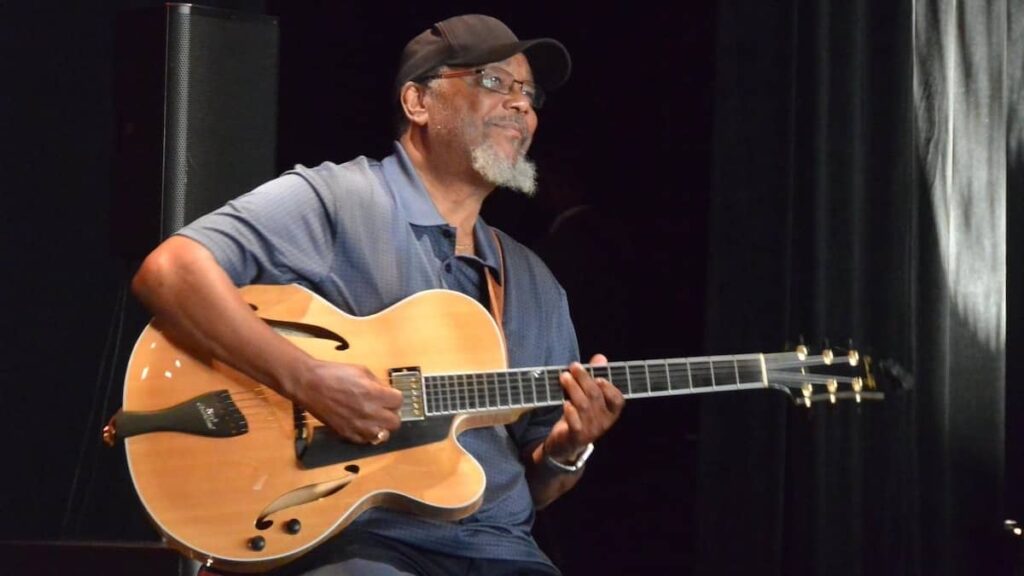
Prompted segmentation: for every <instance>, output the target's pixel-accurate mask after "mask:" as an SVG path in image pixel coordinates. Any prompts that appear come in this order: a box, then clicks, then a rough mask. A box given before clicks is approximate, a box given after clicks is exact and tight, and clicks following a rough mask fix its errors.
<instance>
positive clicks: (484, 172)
mask: <svg viewBox="0 0 1024 576" xmlns="http://www.w3.org/2000/svg"><path fill="white" fill-rule="evenodd" d="M472 157H473V169H474V170H476V171H477V173H478V174H480V175H481V176H483V178H484V180H487V181H488V182H490V183H491V184H494V185H495V186H501V187H503V188H508V189H510V190H517V191H519V192H522V193H523V194H525V195H526V196H529V197H532V196H533V195H534V194H536V193H537V166H536V165H534V163H533V161H532V160H530V159H529V158H527V157H526V155H519V156H518V157H517V158H516V159H515V160H514V161H509V160H508V159H506V158H505V156H503V155H502V154H501V153H500V152H498V150H497V149H495V147H494V145H492V144H491V143H490V142H484V143H483V144H481V145H479V146H477V147H476V148H473V151H472Z"/></svg>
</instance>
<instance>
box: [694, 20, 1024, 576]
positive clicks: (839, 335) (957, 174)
mask: <svg viewBox="0 0 1024 576" xmlns="http://www.w3.org/2000/svg"><path fill="white" fill-rule="evenodd" d="M1013 4H1014V2H1013V1H1012V0H1008V1H1003V0H993V1H991V2H978V3H967V2H954V1H931V0H925V1H920V0H919V1H917V2H911V1H909V0H908V1H900V2H888V1H874V0H855V1H845V0H844V1H839V0H836V1H831V0H822V1H803V0H789V1H782V2H773V3H770V4H769V3H747V2H736V1H727V2H721V3H720V4H719V10H720V12H719V34H718V57H717V75H716V94H717V96H718V98H717V108H716V114H715V122H716V124H715V144H714V154H715V158H714V176H713V194H712V197H713V199H712V217H711V241H710V242H711V247H712V251H711V253H712V255H713V256H712V260H711V264H710V270H709V304H710V307H709V312H708V323H707V342H708V346H709V348H710V350H711V351H713V352H716V353H717V352H722V353H724V352H731V351H748V350H768V351H771V350H775V349H779V347H780V346H783V345H784V343H786V342H789V343H791V344H792V343H795V342H796V341H797V340H798V338H800V337H801V336H802V337H803V338H804V339H805V340H806V342H807V343H808V344H809V345H810V346H811V347H812V348H814V347H817V346H819V345H832V346H835V345H842V346H845V344H846V342H847V339H852V340H853V342H854V344H855V345H856V346H858V347H859V348H860V349H861V352H862V354H865V355H868V356H870V357H871V358H872V359H873V360H874V362H873V365H874V367H875V370H874V372H875V374H876V375H877V377H878V379H879V382H880V383H881V384H882V387H883V389H884V392H885V394H886V399H885V400H884V401H882V402H878V403H873V402H865V403H860V404H858V403H853V402H850V403H839V404H837V405H834V406H832V405H827V403H826V405H819V406H814V407H812V408H811V409H809V410H808V409H798V408H796V407H794V406H793V404H792V402H790V401H789V400H788V399H786V398H780V397H779V395H778V394H774V393H770V392H766V393H764V394H750V395H746V396H735V397H721V398H718V397H716V398H709V399H708V400H707V401H705V402H704V403H703V404H702V420H701V442H700V444H701V446H700V452H701V458H700V469H699V473H698V477H699V478H700V485H699V491H698V493H699V496H700V499H699V502H700V504H699V505H698V512H697V515H698V522H697V524H698V527H699V528H698V529H699V532H700V535H699V540H698V547H697V548H698V552H699V558H698V562H697V571H698V573H706V574H713V573H723V572H734V571H739V570H749V571H752V572H756V573H759V574H879V573H882V574H918V573H928V574H964V573H995V572H996V571H997V570H1001V569H1003V568H1005V566H1004V565H1002V557H1001V555H1000V550H1001V548H1000V546H1001V544H1000V543H1001V542H1002V540H1001V539H1002V538H1003V536H1002V534H1003V529H1002V525H1003V515H1004V514H1005V512H1006V509H1005V506H1004V496H1003V473H1004V430H1005V425H1006V420H1005V417H1004V416H1005V414H1006V412H1005V410H1006V407H1005V400H1006V393H1005V392H1006V390H1005V388H1006V368H1005V367H1006V362H1005V357H1006V333H1007V332H1006V302H1007V296H1006V294H1007V292H1006V279H1007V269H1006V262H1007V260H1006V230H1007V227H1006V224H1007V205H1008V204H1007V195H1006V192H1007V179H1006V176H1007V156H1008V150H1010V149H1011V148H1012V147H1011V146H1009V143H1010V142H1011V140H1009V139H1008V133H1007V125H1008V122H1007V118H1008V114H1007V78H1008V76H1007V75H1008V74H1009V75H1010V77H1012V75H1013V74H1014V72H1013V71H1011V70H1010V68H1011V67H1012V65H1013V62H1014V61H1016V62H1017V65H1018V66H1019V63H1020V57H1019V54H1018V53H1019V52H1020V51H1021V50H1022V49H1024V46H1022V45H1021V44H1020V41H1019V33H1018V39H1017V40H1016V44H1014V40H1013V38H1014V36H1013V34H1012V30H1014V29H1015V28H1014V26H1015V25H1014V24H1013V22H1014V21H1016V20H1019V18H1020V14H1021V10H1020V9H1019V8H1015V7H1014V6H1013ZM1016 26H1019V23H1018V24H1016ZM1015 54H1017V55H1015ZM1008 59H1009V63H1008ZM1018 77H1019V73H1018ZM1017 93H1018V95H1019V91H1018V92H1017Z"/></svg>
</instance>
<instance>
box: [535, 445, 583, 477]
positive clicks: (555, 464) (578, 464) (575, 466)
mask: <svg viewBox="0 0 1024 576" xmlns="http://www.w3.org/2000/svg"><path fill="white" fill-rule="evenodd" d="M593 453H594V443H593V442H591V443H590V444H587V447H586V448H584V449H583V453H582V454H580V455H579V456H578V457H577V458H576V461H575V462H573V463H572V464H562V463H561V462H559V461H558V460H555V459H554V458H552V457H551V455H550V454H548V453H547V451H545V452H544V462H545V463H546V464H547V465H548V466H551V467H552V468H554V469H555V470H558V471H559V472H569V473H573V472H579V471H580V470H582V469H583V465H584V464H586V463H587V458H590V455H591V454H593Z"/></svg>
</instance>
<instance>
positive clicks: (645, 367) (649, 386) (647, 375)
mask: <svg viewBox="0 0 1024 576" xmlns="http://www.w3.org/2000/svg"><path fill="white" fill-rule="evenodd" d="M643 366H644V380H647V393H648V394H650V393H651V372H650V371H649V370H648V369H647V362H644V364H643Z"/></svg>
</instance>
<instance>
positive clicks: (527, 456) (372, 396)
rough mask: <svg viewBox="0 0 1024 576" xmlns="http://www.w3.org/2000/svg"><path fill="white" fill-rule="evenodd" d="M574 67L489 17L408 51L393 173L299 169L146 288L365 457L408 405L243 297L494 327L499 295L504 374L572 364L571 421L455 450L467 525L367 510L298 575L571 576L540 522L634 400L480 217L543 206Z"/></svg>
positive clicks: (156, 255) (150, 271)
mask: <svg viewBox="0 0 1024 576" xmlns="http://www.w3.org/2000/svg"><path fill="white" fill-rule="evenodd" d="M569 69H570V60H569V55H568V52H567V51H566V50H565V48H564V47H563V46H562V45H561V44H560V43H558V42H557V41H555V40H551V39H540V40H530V41H519V39H518V38H517V37H516V36H515V35H514V34H513V33H512V31H511V30H509V29H508V28H507V27H506V26H505V25H504V24H503V23H501V22H500V21H498V20H496V19H494V18H490V17H487V16H481V15H467V16H459V17H455V18H450V19H448V20H445V21H443V22H439V23H437V24H435V25H434V26H433V27H432V28H430V29H429V30H427V31H425V32H423V33H422V34H420V35H419V36H417V37H416V38H414V39H413V40H412V41H410V42H409V44H408V45H407V46H406V49H405V51H404V52H403V55H402V60H401V63H400V67H399V73H398V76H397V79H396V80H397V84H396V87H397V99H398V103H399V105H400V109H401V112H402V119H403V120H402V129H401V135H400V138H399V142H397V143H396V146H395V153H394V154H393V155H392V156H389V157H388V158H385V159H384V160H383V161H381V162H376V161H372V160H368V159H366V158H358V159H356V160H353V161H352V162H349V163H346V164H342V165H336V164H332V163H324V164H323V165H321V166H319V167H317V168H313V169H308V168H305V167H302V166H299V167H297V168H296V169H295V170H293V171H291V172H288V173H286V174H285V175H284V176H282V177H280V178H278V179H276V180H274V181H272V182H269V183H267V184H265V185H263V186H261V187H259V188H257V189H256V190H255V191H253V192H252V193H250V194H247V195H245V196H243V197H241V198H239V199H237V200H235V201H234V202H231V203H229V204H228V205H227V206H225V207H224V208H222V209H220V210H218V211H216V212H214V213H213V214H210V215H207V216H205V217H203V218H201V219H199V220H197V221H196V222H195V223H193V224H192V225H190V226H189V227H187V228H185V229H183V230H182V231H181V232H180V233H179V234H178V235H177V236H174V237H172V238H170V239H169V240H167V241H166V242H165V243H163V244H162V245H161V246H160V247H158V248H157V249H156V250H155V251H154V252H153V253H152V254H151V255H150V256H149V257H148V258H147V259H146V261H145V262H144V263H143V265H142V267H141V269H140V271H139V273H138V275H137V276H136V278H135V281H134V283H133V288H134V290H135V292H136V294H137V295H138V296H139V298H140V299H141V300H142V301H143V302H144V303H145V304H146V305H147V306H148V307H149V308H150V309H151V310H152V311H153V312H154V314H155V315H156V316H157V317H158V318H159V319H160V320H161V322H162V323H163V325H164V326H165V327H166V330H168V331H169V332H170V333H171V334H172V335H174V337H176V338H178V339H179V340H181V341H183V342H187V343H189V344H190V345H192V346H197V347H199V348H200V349H201V350H204V351H206V352H208V353H210V354H212V355H213V356H215V357H217V358H220V359H222V360H224V361H225V362H227V363H229V364H231V365H232V366H234V367H235V368H237V369H239V370H241V371H242V372H244V373H246V374H248V375H249V376H251V377H252V378H254V379H256V380H257V381H259V382H261V383H264V384H266V385H267V386H270V387H271V388H273V389H275V390H276V391H278V392H279V393H281V394H282V395H284V396H286V397H288V398H290V399H292V400H293V401H295V402H296V403H297V404H299V405H301V406H303V407H305V408H306V409H307V410H309V411H310V412H311V413H312V414H313V415H315V416H316V417H318V418H319V419H320V420H321V421H322V422H324V423H325V424H326V425H328V426H330V427H331V428H333V429H334V430H335V431H336V432H337V433H338V434H339V435H340V436H342V437H343V438H345V439H347V440H348V441H351V442H356V443H374V444H377V443H383V442H387V440H388V438H389V436H390V434H391V433H392V432H394V431H395V430H397V429H398V427H399V425H400V420H399V416H398V411H399V409H400V407H401V404H402V396H401V394H400V393H399V392H398V391H396V390H394V389H392V388H390V387H389V386H387V385H386V384H385V383H382V382H380V381H379V380H378V379H377V378H376V377H375V376H374V375H373V374H372V373H371V372H369V371H368V370H367V369H366V368H365V367H362V366H354V365H347V364H337V363H329V362H324V361H321V360H317V359H315V358H311V357H309V356H308V355H307V354H306V353H305V352H303V351H301V350H299V349H298V348H296V347H295V346H293V345H292V344H290V343H289V342H288V341H287V340H285V339H284V338H282V337H280V336H279V335H278V334H276V333H275V332H274V331H272V330H271V329H270V328H269V327H268V326H267V325H266V324H264V323H263V322H262V321H260V320H259V319H258V318H257V317H256V316H255V315H254V314H253V313H252V311H251V310H250V309H249V307H248V306H247V305H246V304H245V303H244V302H243V301H242V299H241V297H240V296H239V293H238V292H237V290H236V286H240V285H244V284H250V283H264V284H285V283H300V284H303V285H306V286H307V287H309V288H311V289H312V290H314V291H315V292H317V293H318V294H320V295H321V296H323V297H325V298H327V299H328V300H329V301H331V302H332V303H333V304H334V305H336V306H338V307H339V308H341V309H342V310H345V311H346V312H349V313H351V314H355V315H359V316H363V315H367V314H372V313H375V312H378V311H380V310H382V309H384V308H386V307H388V306H390V305H392V304H394V303H396V302H398V301H399V300H401V299H403V298H405V297H408V296H409V295H411V294H414V293H416V292H419V291H422V290H427V289H432V288H449V289H452V290H458V291H460V292H463V293H465V294H467V295H469V296H471V297H473V298H475V299H477V300H478V301H480V302H481V303H482V304H483V305H484V306H485V307H488V308H490V309H491V310H495V309H496V308H495V307H494V306H493V304H495V302H492V298H491V297H490V296H489V294H490V293H493V290H494V289H495V287H497V290H499V291H500V292H501V293H502V294H503V295H504V298H503V299H504V314H503V315H502V316H503V320H504V321H503V329H504V333H505V337H506V343H507V346H508V355H509V363H510V366H511V367H531V366H551V365H555V366H557V365H562V366H569V369H568V370H567V371H565V372H563V374H562V376H561V384H562V386H563V388H564V392H565V397H566V403H565V405H564V410H562V409H555V410H536V411H534V412H531V413H529V414H527V415H526V416H524V417H523V418H521V419H520V420H519V421H517V422H516V423H514V424H512V425H509V426H501V427H492V428H479V429H474V430H469V431H467V432H464V433H463V434H462V435H460V436H459V441H460V443H461V444H462V445H463V446H464V447H465V448H466V449H467V450H468V451H469V452H470V453H471V454H473V456H474V457H475V458H477V460H478V461H479V462H480V463H481V465H482V466H483V467H484V469H485V471H486V476H487V487H486V490H485V495H484V502H483V505H482V506H481V508H480V509H479V510H478V511H477V512H476V513H475V514H474V515H473V516H471V517H469V518H467V519H465V520H462V521H459V522H438V521H432V520H428V519H423V518H418V517H413V516H410V515H405V514H401V513H398V512H394V511H389V510H381V509H374V510H370V511H368V512H366V513H364V514H363V515H362V516H360V517H359V518H358V519H357V520H356V521H355V522H354V523H353V524H352V525H351V526H349V527H348V528H346V529H345V530H344V531H343V532H342V533H341V535H340V536H339V537H338V538H335V540H334V541H333V542H330V543H327V544H324V545H323V546H321V547H320V548H319V549H317V550H315V551H314V552H313V553H311V554H310V555H309V556H307V557H304V558H302V559H301V560H300V561H298V562H297V563H296V564H295V565H292V566H290V567H287V568H288V569H291V570H299V569H307V568H310V567H316V566H318V565H319V566H321V568H320V570H319V571H317V572H316V573H318V574H320V573H324V574H420V573H424V574H433V573H440V574H448V573H460V574H461V573H477V574H529V573H536V574H557V573H558V571H557V569H555V568H554V567H553V566H552V565H551V563H550V561H549V560H548V559H547V557H546V556H545V555H544V554H543V553H542V552H541V551H540V550H539V548H538V547H537V545H536V543H535V542H534V541H533V539H532V537H531V536H530V527H531V525H532V522H533V516H534V509H535V508H540V507H543V506H546V505H547V504H548V503H550V502H551V501H553V500H554V499H555V498H557V497H558V496H560V495H561V494H563V493H564V492H565V491H566V490H568V489H570V488H571V487H572V486H573V485H574V484H575V483H576V481H577V480H578V479H579V476H580V473H579V472H580V469H581V467H582V465H583V461H585V459H586V457H587V456H588V455H589V454H590V451H591V450H592V448H593V444H592V443H593V442H594V441H595V440H596V439H597V438H598V437H600V436H601V435H602V434H604V433H605V432H606V431H607V430H608V428H609V427H610V426H611V425H612V424H613V423H614V422H615V420H616V419H617V418H618V415H619V412H620V411H621V409H622V406H623V398H622V395H621V394H620V393H619V392H618V390H616V389H615V388H614V387H613V386H612V385H610V384H609V383H608V382H606V381H604V380H603V379H594V378H591V376H590V375H589V374H588V373H587V371H586V370H584V369H583V367H582V366H581V365H580V364H579V363H578V362H576V361H575V360H576V359H577V358H578V350H577V345H576V338H575V333H574V332H573V328H572V323H571V321H570V319H569V314H568V306H567V304H566V301H565V292H564V291H563V290H562V289H561V287H560V286H559V285H558V284H557V282H556V281H555V280H554V278H553V277H552V276H551V273H550V272H549V271H548V269H547V268H546V267H545V266H544V265H543V264H542V263H541V262H540V260H539V259H538V258H537V257H536V256H535V255H534V254H533V253H532V252H530V251H529V250H527V249H526V248H524V247H523V246H521V245H520V244H518V243H517V242H515V241H514V240H512V239H511V238H509V237H508V236H505V235H504V234H501V233H497V232H493V231H492V229H491V228H489V227H488V226H487V224H486V223H484V221H483V220H482V219H481V218H480V216H479V213H480V208H481V205H482V203H483V201H484V199H485V198H486V197H487V196H488V195H489V194H490V193H491V192H492V191H493V190H494V188H495V187H496V186H504V187H510V188H516V189H519V190H522V191H524V192H527V193H532V192H533V189H534V187H535V179H534V174H533V167H532V164H531V163H530V161H529V160H528V159H527V158H526V151H527V149H528V148H529V146H530V142H531V140H532V138H533V134H534V132H535V130H536V128H537V112H536V108H537V107H539V106H540V105H541V104H542V103H543V98H544V92H543V90H544V89H551V88H555V87H557V86H558V85H559V84H561V83H562V82H564V80H565V79H566V78H567V77H568V74H569ZM534 75H536V81H535V78H534ZM499 237H500V245H499V241H498V240H499ZM488 276H490V279H488ZM495 300H497V298H495ZM592 362H595V363H602V362H605V359H604V358H603V357H602V356H600V355H598V356H595V357H594V358H593V359H592Z"/></svg>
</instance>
